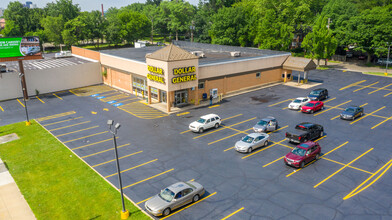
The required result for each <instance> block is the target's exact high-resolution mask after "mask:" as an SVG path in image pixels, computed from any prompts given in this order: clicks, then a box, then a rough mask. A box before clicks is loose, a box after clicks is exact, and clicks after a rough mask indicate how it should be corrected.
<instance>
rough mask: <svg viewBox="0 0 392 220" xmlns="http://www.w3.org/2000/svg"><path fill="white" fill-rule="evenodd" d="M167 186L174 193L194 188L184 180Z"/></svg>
mask: <svg viewBox="0 0 392 220" xmlns="http://www.w3.org/2000/svg"><path fill="white" fill-rule="evenodd" d="M167 188H168V189H170V191H172V192H174V193H178V192H180V191H182V190H184V189H187V188H192V187H190V186H189V185H188V184H186V183H184V182H178V183H174V184H173V185H171V186H169V187H167Z"/></svg>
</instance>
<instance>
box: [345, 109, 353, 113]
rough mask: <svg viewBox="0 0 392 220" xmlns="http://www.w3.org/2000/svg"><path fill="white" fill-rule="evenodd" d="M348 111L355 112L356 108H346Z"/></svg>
mask: <svg viewBox="0 0 392 220" xmlns="http://www.w3.org/2000/svg"><path fill="white" fill-rule="evenodd" d="M345 111H346V112H350V113H352V112H354V111H355V110H354V108H346V110H345Z"/></svg>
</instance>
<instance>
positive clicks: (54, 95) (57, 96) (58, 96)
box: [53, 93, 63, 100]
mask: <svg viewBox="0 0 392 220" xmlns="http://www.w3.org/2000/svg"><path fill="white" fill-rule="evenodd" d="M53 95H54V96H56V97H57V98H58V99H61V100H63V98H61V97H60V96H58V95H56V93H53Z"/></svg>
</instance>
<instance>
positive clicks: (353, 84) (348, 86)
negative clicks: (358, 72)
mask: <svg viewBox="0 0 392 220" xmlns="http://www.w3.org/2000/svg"><path fill="white" fill-rule="evenodd" d="M365 81H366V80H362V81H358V82H355V83H351V84H350V85H347V86H345V87H342V88H340V89H339V90H344V89H347V88H350V87H353V86H356V85H358V84H361V83H363V82H365Z"/></svg>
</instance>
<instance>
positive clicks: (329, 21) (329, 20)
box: [327, 18, 331, 31]
mask: <svg viewBox="0 0 392 220" xmlns="http://www.w3.org/2000/svg"><path fill="white" fill-rule="evenodd" d="M330 24H331V18H328V25H327V27H328V31H329V25H330Z"/></svg>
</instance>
